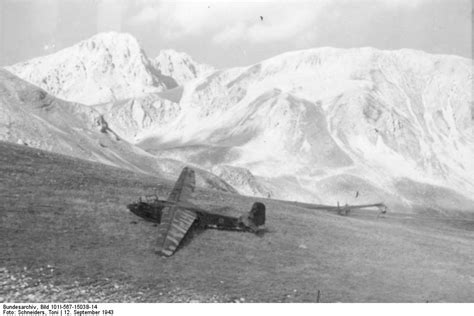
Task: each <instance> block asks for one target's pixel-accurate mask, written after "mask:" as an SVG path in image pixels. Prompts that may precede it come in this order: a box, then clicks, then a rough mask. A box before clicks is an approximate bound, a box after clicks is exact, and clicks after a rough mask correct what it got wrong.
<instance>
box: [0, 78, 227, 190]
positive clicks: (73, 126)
mask: <svg viewBox="0 0 474 316" xmlns="http://www.w3.org/2000/svg"><path fill="white" fill-rule="evenodd" d="M0 141H7V142H10V143H17V144H21V145H25V146H29V147H33V148H38V149H44V150H48V151H51V152H55V153H61V154H65V155H68V156H73V157H77V158H82V159H86V160H90V161H96V162H101V163H104V164H107V165H111V166H115V167H120V168H123V169H128V170H133V171H138V172H141V173H146V174H149V175H160V176H163V177H166V178H169V179H174V178H175V177H176V176H177V175H178V174H179V172H180V171H181V168H182V167H183V166H184V164H183V163H182V162H179V161H174V160H170V159H158V158H156V157H155V156H153V155H151V154H149V153H147V152H145V151H144V150H142V149H140V148H137V147H136V146H134V145H132V144H130V143H129V142H127V141H126V140H125V139H123V138H122V137H121V136H119V135H118V134H117V133H116V132H115V131H114V130H113V128H111V127H110V126H109V124H108V123H107V121H106V120H105V119H104V116H103V115H102V114H101V113H100V112H98V111H97V110H95V109H93V108H92V107H89V106H86V105H83V104H79V103H71V102H66V101H63V100H60V99H57V98H55V97H53V96H51V95H49V94H48V93H47V92H46V91H44V90H43V89H41V88H38V87H36V86H34V85H32V84H30V83H27V82H25V81H23V80H21V79H20V78H18V77H16V76H14V75H13V74H11V73H10V72H8V71H6V70H2V69H0ZM197 175H198V176H197V181H198V184H200V185H201V186H203V187H208V188H213V189H219V190H222V191H226V192H236V191H235V190H234V189H233V188H232V187H231V186H230V185H228V184H227V183H226V182H224V181H222V180H221V179H220V178H218V177H216V176H214V175H213V174H211V173H209V172H205V171H203V170H197Z"/></svg>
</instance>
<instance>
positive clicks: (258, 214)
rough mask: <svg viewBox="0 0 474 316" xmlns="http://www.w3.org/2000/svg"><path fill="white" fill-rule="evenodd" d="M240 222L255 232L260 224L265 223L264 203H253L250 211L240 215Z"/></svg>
mask: <svg viewBox="0 0 474 316" xmlns="http://www.w3.org/2000/svg"><path fill="white" fill-rule="evenodd" d="M241 222H242V223H243V224H244V225H245V226H246V227H247V228H248V229H250V230H251V231H253V232H257V231H258V229H259V228H260V226H262V225H265V204H263V203H260V202H255V203H253V205H252V208H251V209H250V212H248V213H247V214H245V215H243V216H242V217H241Z"/></svg>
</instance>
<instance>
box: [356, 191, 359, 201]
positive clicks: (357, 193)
mask: <svg viewBox="0 0 474 316" xmlns="http://www.w3.org/2000/svg"><path fill="white" fill-rule="evenodd" d="M358 197H359V191H357V192H356V199H357V198H358Z"/></svg>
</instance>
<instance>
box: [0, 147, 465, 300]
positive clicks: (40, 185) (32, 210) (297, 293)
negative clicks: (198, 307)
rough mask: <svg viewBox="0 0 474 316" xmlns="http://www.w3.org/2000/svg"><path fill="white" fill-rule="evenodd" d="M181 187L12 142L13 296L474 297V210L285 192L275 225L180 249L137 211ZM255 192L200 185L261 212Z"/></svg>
mask: <svg viewBox="0 0 474 316" xmlns="http://www.w3.org/2000/svg"><path fill="white" fill-rule="evenodd" d="M172 185H173V183H172V182H169V181H167V180H164V179H159V178H154V177H151V176H148V175H143V174H139V173H132V172H130V171H125V170H122V169H118V168H113V167H108V166H105V165H102V164H99V163H92V162H87V161H83V160H78V159H73V158H71V157H67V156H61V155H57V154H52V153H48V152H45V151H40V150H36V149H31V148H28V147H26V146H19V145H13V144H8V143H4V142H0V239H1V240H2V242H1V243H0V253H1V255H0V284H1V286H0V300H1V301H42V302H44V301H68V302H78V301H106V302H176V301H192V300H198V301H219V302H230V301H237V300H239V301H247V302H248V301H258V302H273V301H279V302H300V301H304V302H314V301H316V296H317V291H318V290H320V291H321V301H322V302H337V301H342V302H401V301H403V302H425V301H430V302H440V301H448V302H474V252H473V251H472V245H473V244H474V218H468V217H465V216H464V217H463V218H456V219H450V218H449V217H443V218H441V217H436V218H430V217H429V216H428V215H426V216H425V215H424V216H421V215H418V216H408V215H406V214H401V212H400V213H399V211H400V210H390V212H389V213H388V214H387V215H386V216H385V217H377V212H375V211H362V210H360V211H355V212H353V213H351V215H350V216H348V217H343V216H339V215H337V214H333V213H329V212H324V211H315V210H308V209H305V208H302V207H298V206H296V205H295V206H293V205H289V204H287V203H281V202H278V201H272V200H265V199H260V200H261V201H263V202H264V203H265V204H266V205H267V228H268V232H267V233H266V234H265V235H264V236H262V237H257V236H255V235H253V234H249V233H239V232H227V231H218V230H204V231H193V232H192V233H191V234H190V235H189V236H187V238H186V240H185V242H184V244H183V246H182V247H181V249H180V250H179V251H178V252H176V253H175V255H173V256H172V257H170V258H162V257H159V256H158V255H156V254H155V253H154V252H153V248H154V245H155V243H156V237H157V236H156V227H154V225H153V224H151V223H148V222H145V221H142V220H141V219H140V218H138V217H136V216H135V215H134V214H132V213H131V212H129V211H128V210H127V209H126V204H127V203H130V202H131V201H133V200H134V199H135V198H136V197H137V196H139V195H143V194H150V193H154V192H156V193H158V194H159V195H160V196H161V197H163V196H167V194H168V193H169V191H170V190H171V188H172ZM254 201H255V199H254V198H249V197H244V196H239V195H232V194H228V193H221V192H219V191H211V190H203V189H198V190H197V193H196V195H195V199H194V202H195V203H196V204H199V205H202V206H206V205H223V204H225V205H231V206H235V207H238V208H239V209H241V210H242V211H248V210H249V209H250V206H251V204H252V203H253V202H254Z"/></svg>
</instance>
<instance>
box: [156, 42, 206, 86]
mask: <svg viewBox="0 0 474 316" xmlns="http://www.w3.org/2000/svg"><path fill="white" fill-rule="evenodd" d="M152 63H153V66H154V67H155V68H156V69H157V70H158V71H159V72H160V73H161V74H162V75H164V76H168V77H171V78H173V79H174V81H176V83H177V84H178V85H183V84H184V83H186V82H187V81H190V80H193V79H195V78H197V77H200V76H203V75H205V74H206V73H210V72H212V71H213V70H214V67H212V66H209V65H206V64H201V63H198V62H196V61H195V60H194V59H193V58H192V57H191V56H189V55H188V54H186V53H183V52H178V51H175V50H173V49H162V50H160V52H159V54H158V56H157V57H155V58H154V59H153V61H152Z"/></svg>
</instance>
